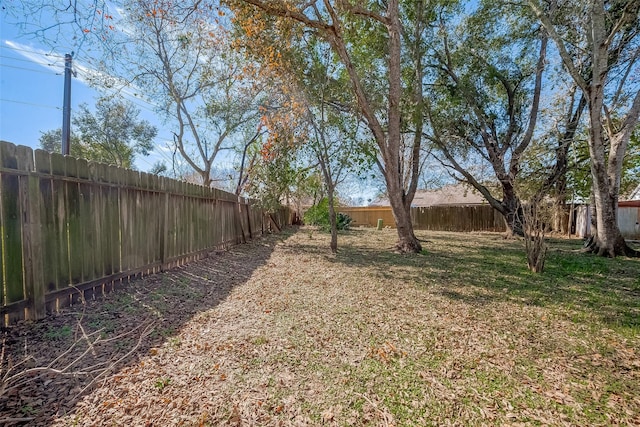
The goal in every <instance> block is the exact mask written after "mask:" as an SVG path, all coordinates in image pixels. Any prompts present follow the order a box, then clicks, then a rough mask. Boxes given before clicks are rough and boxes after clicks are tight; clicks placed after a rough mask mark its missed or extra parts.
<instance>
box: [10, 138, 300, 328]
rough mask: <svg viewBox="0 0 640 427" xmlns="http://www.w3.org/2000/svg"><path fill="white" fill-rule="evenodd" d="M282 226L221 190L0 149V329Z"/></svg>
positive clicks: (282, 215) (281, 215) (284, 215)
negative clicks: (0, 326)
mask: <svg viewBox="0 0 640 427" xmlns="http://www.w3.org/2000/svg"><path fill="white" fill-rule="evenodd" d="M273 222H275V223H277V226H278V227H282V226H284V225H287V224H289V223H290V214H289V211H288V209H284V208H283V209H282V210H281V211H280V212H278V213H276V214H275V215H271V216H269V215H267V214H266V213H265V212H263V211H262V210H260V209H257V208H254V207H252V206H251V204H250V203H249V201H247V200H245V199H240V200H238V198H237V197H236V196H235V195H233V194H231V193H227V192H224V191H221V190H217V189H213V188H206V187H202V186H199V185H195V184H189V183H186V182H182V181H176V180H172V179H168V178H163V177H158V176H155V175H150V174H147V173H141V172H137V171H132V170H127V169H121V168H117V167H114V166H107V165H104V164H99V163H88V162H87V161H85V160H78V159H75V158H72V157H65V156H62V155H59V154H50V153H47V152H45V151H42V150H36V151H35V152H34V151H32V150H31V148H29V147H24V146H16V145H13V144H10V143H6V142H1V143H0V231H1V234H2V235H1V238H0V241H1V246H0V247H1V255H2V258H1V261H2V262H1V264H2V271H1V274H0V301H1V302H2V305H1V312H0V313H1V314H2V322H0V323H10V322H13V321H15V320H17V319H21V318H27V319H40V318H43V317H44V316H45V314H46V313H47V312H49V311H54V310H56V309H57V308H59V307H60V306H61V305H67V304H69V303H72V302H73V301H74V300H77V299H78V298H79V297H80V293H82V295H83V296H84V297H85V298H91V297H92V296H93V294H94V293H102V292H106V291H109V290H111V289H112V288H113V287H115V286H117V285H118V284H121V283H122V282H123V281H128V280H130V279H131V278H132V277H137V276H140V275H144V274H149V273H153V272H156V271H160V270H162V269H166V268H171V267H173V266H176V265H180V264H182V263H185V262H187V261H190V260H194V259H197V258H201V257H203V256H205V255H206V254H208V253H209V252H210V251H211V250H214V249H216V248H220V247H224V246H227V245H231V244H235V243H239V242H242V241H243V240H244V239H249V238H252V237H254V236H256V235H259V234H261V233H263V232H265V231H266V230H268V229H271V226H272V225H273Z"/></svg>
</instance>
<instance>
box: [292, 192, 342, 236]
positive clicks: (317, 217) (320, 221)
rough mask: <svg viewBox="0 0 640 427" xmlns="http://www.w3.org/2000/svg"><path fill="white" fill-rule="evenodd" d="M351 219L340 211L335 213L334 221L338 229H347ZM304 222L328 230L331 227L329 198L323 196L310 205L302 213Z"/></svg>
mask: <svg viewBox="0 0 640 427" xmlns="http://www.w3.org/2000/svg"><path fill="white" fill-rule="evenodd" d="M352 221H353V219H352V218H351V217H350V216H349V215H347V214H345V213H342V212H338V213H337V214H336V223H337V229H338V230H348V229H349V226H350V225H351V222H352ZM304 223H305V224H307V225H315V226H318V227H320V229H321V230H324V231H329V230H330V229H331V223H330V221H329V200H328V199H327V198H326V197H325V198H323V199H322V200H320V201H319V202H318V203H316V204H315V205H314V206H312V207H310V208H309V209H308V210H307V211H306V212H305V213H304Z"/></svg>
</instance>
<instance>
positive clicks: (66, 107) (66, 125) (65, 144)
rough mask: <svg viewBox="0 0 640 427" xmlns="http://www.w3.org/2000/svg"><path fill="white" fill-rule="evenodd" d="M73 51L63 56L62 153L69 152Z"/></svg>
mask: <svg viewBox="0 0 640 427" xmlns="http://www.w3.org/2000/svg"><path fill="white" fill-rule="evenodd" d="M72 61H73V52H71V53H70V54H69V53H67V54H66V55H65V56H64V98H63V101H62V154H63V155H65V154H69V143H70V140H71V74H72V73H73V71H72V70H71V66H72Z"/></svg>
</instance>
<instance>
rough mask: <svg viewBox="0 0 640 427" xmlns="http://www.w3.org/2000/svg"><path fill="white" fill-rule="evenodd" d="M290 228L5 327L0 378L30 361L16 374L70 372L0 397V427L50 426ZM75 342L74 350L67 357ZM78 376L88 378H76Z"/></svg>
mask: <svg viewBox="0 0 640 427" xmlns="http://www.w3.org/2000/svg"><path fill="white" fill-rule="evenodd" d="M294 231H295V230H294V229H286V230H284V231H283V232H282V233H281V234H278V235H268V236H265V237H263V238H262V239H257V240H255V241H253V242H251V243H250V244H248V245H240V246H235V247H232V248H231V249H230V250H229V251H219V252H217V253H215V254H214V255H212V256H210V257H208V258H205V259H203V260H200V261H197V262H193V263H190V264H188V265H184V266H182V267H179V268H175V269H172V270H170V271H167V272H164V273H158V274H155V275H151V276H147V277H145V278H143V279H140V280H137V281H134V282H131V283H130V284H129V285H127V286H126V287H124V288H123V289H120V290H118V291H116V292H113V293H111V294H108V295H106V296H105V297H104V298H101V299H98V300H96V301H89V302H87V303H86V304H84V305H76V306H74V307H70V308H68V309H65V310H64V311H63V312H62V313H60V314H58V315H54V316H50V317H49V318H47V319H44V320H42V321H39V322H36V323H22V324H19V325H17V326H14V327H12V328H9V329H8V330H7V331H6V332H5V334H4V339H5V343H7V344H8V346H7V348H6V349H5V353H6V354H5V359H4V360H3V363H4V366H2V367H3V368H4V370H3V371H2V373H3V374H4V372H6V368H7V367H8V366H10V363H14V364H15V363H16V362H18V361H21V360H23V359H24V358H25V357H27V356H29V357H31V360H30V361H29V362H28V363H27V364H25V365H23V366H22V367H21V368H19V369H17V370H16V372H19V371H20V369H24V368H30V367H41V366H47V365H49V364H52V363H53V365H52V368H55V369H64V368H65V367H68V368H69V372H70V373H76V375H60V374H58V375H52V373H51V372H44V373H38V375H33V376H30V377H29V380H28V381H27V382H25V383H24V384H22V385H21V386H20V387H17V388H14V389H12V390H9V391H8V392H7V393H2V394H0V425H24V424H28V425H49V424H50V423H51V422H52V421H53V420H54V419H55V418H56V417H57V416H59V415H63V414H65V413H69V412H70V411H73V409H74V407H75V405H76V403H77V402H78V400H79V398H80V397H81V396H82V395H83V394H86V393H83V390H84V391H86V392H88V391H90V390H91V387H92V386H93V385H96V384H97V383H96V381H97V380H101V379H103V378H105V377H107V376H110V375H113V374H115V373H117V372H118V371H119V370H121V369H122V368H125V367H127V366H133V365H135V364H136V363H138V362H139V360H140V359H141V358H142V357H144V356H146V355H148V354H149V353H150V351H151V350H152V349H153V348H154V347H159V346H161V345H163V344H164V343H169V344H170V343H171V342H172V340H177V338H175V336H176V335H177V334H178V333H179V332H180V329H181V328H182V327H183V326H184V325H185V324H186V323H187V322H189V321H190V320H191V319H192V318H193V317H194V316H196V315H197V314H199V313H202V312H206V311H208V310H211V309H213V308H215V307H216V306H218V305H219V304H220V303H221V302H223V301H224V300H225V299H226V297H227V296H228V295H229V293H230V292H231V291H232V290H233V289H234V288H235V287H236V286H239V285H242V284H243V283H245V282H246V281H247V280H248V279H249V278H250V277H251V275H252V274H253V272H254V271H255V270H256V269H258V268H260V267H261V266H263V265H264V264H265V263H266V262H267V260H268V259H269V257H270V256H271V253H272V252H273V250H274V248H275V246H276V244H277V243H278V242H280V241H282V240H284V239H286V238H288V237H289V236H290V235H291V234H292V233H293V232H294ZM84 334H86V335H88V336H89V337H90V339H91V342H93V343H94V345H93V351H89V352H87V353H86V354H84V355H83V356H81V355H82V354H83V353H84V352H86V351H87V349H90V348H89V347H88V345H87V342H88V340H86V339H83V338H82V337H83V335H84ZM74 343H75V347H74V348H73V350H72V351H71V352H69V353H68V354H66V355H65V354H64V353H65V351H67V350H68V349H69V348H70V347H72V346H73V345H74ZM61 355H63V356H62V357H61ZM79 356H81V357H80V358H78V357H79ZM60 357H61V358H60ZM56 358H59V359H57V360H56ZM76 358H78V360H77V361H75V362H73V361H74V360H75V359H76ZM110 365H111V369H109V370H107V371H104V373H103V374H102V375H103V376H102V377H100V376H98V375H99V373H100V372H102V371H100V369H101V368H104V367H108V366H110ZM81 372H87V373H86V374H83V375H80V374H77V373H81ZM98 382H99V381H98ZM0 385H1V384H0ZM9 385H11V384H9ZM85 388H86V390H85ZM10 419H11V420H12V421H8V420H10Z"/></svg>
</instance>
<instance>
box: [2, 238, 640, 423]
mask: <svg viewBox="0 0 640 427" xmlns="http://www.w3.org/2000/svg"><path fill="white" fill-rule="evenodd" d="M419 237H420V238H422V239H425V240H427V242H425V243H424V247H425V251H424V253H423V254H417V255H401V254H396V253H393V252H391V250H390V248H391V247H392V246H393V243H394V241H395V238H396V235H395V231H394V230H383V231H376V230H364V229H355V230H352V231H349V232H346V233H345V234H342V235H340V237H339V246H340V249H339V253H338V254H337V255H331V254H330V252H329V250H328V242H329V240H328V235H325V234H322V233H319V232H315V231H310V230H308V229H301V230H299V231H297V232H294V231H287V232H285V233H284V234H283V235H280V236H271V237H269V238H267V239H264V240H261V241H258V242H254V243H252V244H249V245H244V246H239V247H236V248H232V249H231V251H230V252H228V253H224V254H221V255H219V256H213V257H211V258H209V259H206V260H204V261H201V262H198V263H194V264H193V265H191V266H188V267H187V268H185V269H181V270H179V271H177V272H176V271H174V272H170V273H167V274H165V275H164V276H163V275H157V276H154V277H153V278H147V279H145V280H144V281H142V283H140V284H133V285H131V287H130V289H127V290H126V291H124V292H119V295H120V296H107V297H106V298H105V299H104V300H102V301H97V302H94V303H92V304H89V307H84V308H83V309H82V310H83V311H82V313H83V314H82V315H83V316H84V317H82V319H84V320H87V319H93V320H94V321H95V319H100V318H99V317H98V314H99V313H101V312H109V313H110V315H113V313H114V311H115V312H117V313H119V315H120V316H119V317H118V319H125V320H117V322H118V323H117V325H118V326H117V327H115V328H112V329H114V330H113V331H108V332H109V333H110V334H116V333H122V332H123V329H127V328H128V329H132V328H134V327H135V326H136V325H141V324H143V323H144V324H145V325H146V324H147V323H148V324H149V325H151V326H152V327H153V328H155V329H154V331H155V333H154V334H150V335H149V337H148V338H147V337H144V339H145V340H152V341H145V343H147V344H145V345H141V346H140V347H139V349H138V350H139V351H138V352H137V353H136V354H135V355H133V356H127V358H126V359H123V361H122V362H121V363H120V364H119V365H118V366H117V367H118V369H116V370H113V371H110V372H109V373H108V375H104V376H103V377H101V378H99V380H98V381H95V382H94V383H93V386H92V389H91V390H90V391H89V392H87V393H85V394H83V395H81V396H80V397H78V398H77V399H73V400H70V401H69V402H67V404H66V406H64V405H58V406H55V405H52V404H51V403H52V402H51V399H52V398H51V397H47V398H44V399H45V401H44V402H43V400H42V399H43V398H40V401H34V400H33V399H36V398H37V392H36V391H32V395H30V396H31V397H29V398H30V399H32V400H31V401H34V402H35V403H33V404H30V405H31V409H32V414H27V413H25V410H24V405H25V402H27V403H28V402H31V401H29V400H25V399H23V400H22V401H19V403H15V402H16V400H15V399H18V397H19V396H18V397H16V396H14V401H13V404H12V405H13V406H11V408H13V414H8V413H7V412H6V411H5V412H4V413H2V412H0V413H2V414H4V415H6V416H7V417H9V416H10V415H12V416H13V417H15V418H19V417H24V418H25V419H26V418H31V422H33V423H35V424H38V423H43V424H48V425H54V426H71V425H74V426H75V425H83V426H84V425H86V426H89V425H91V426H93V425H129V426H151V425H153V426H168V425H188V426H198V425H212V426H218V425H232V426H304V425H309V426H320V425H327V426H363V425H371V426H428V425H434V426H442V425H460V426H475V425H477V426H480V425H487V426H489V425H554V426H555V425H557V426H563V425H567V426H570V425H640V309H639V307H640V260H630V259H614V260H609V259H599V258H596V257H593V256H591V255H587V254H581V253H579V252H578V251H577V250H578V249H579V247H580V243H579V242H576V241H563V240H556V241H553V242H552V244H551V248H550V252H549V257H548V260H547V267H546V272H545V273H544V274H543V275H534V274H532V273H529V272H528V271H527V269H526V261H525V259H526V258H525V255H524V250H523V246H524V245H523V243H522V242H518V241H505V240H503V239H502V238H501V236H500V235H498V234H456V233H434V232H419ZM238 271H245V273H243V274H240V273H238ZM163 277H164V278H163ZM225 281H226V282H225ZM225 283H226V284H225ZM229 283H231V285H230V284H229ZM154 284H155V287H153V286H152V285H154ZM220 286H223V287H224V289H226V291H225V293H224V294H222V295H220V294H215V293H212V291H211V290H212V289H215V288H216V287H220ZM159 289H160V290H159ZM143 290H146V291H144V292H143ZM207 290H208V291H207ZM207 292H208V293H207ZM124 295H129V297H127V298H125V297H124ZM132 295H133V297H135V298H131V296H132ZM154 295H155V296H154ZM151 296H153V298H151ZM145 298H146V299H145ZM176 298H177V301H178V303H176ZM105 305H106V308H105ZM76 310H80V308H77V309H76ZM72 312H73V311H72ZM182 312H184V313H186V314H184V313H182ZM76 313H78V312H76ZM150 313H151V314H150ZM181 313H182V314H181ZM92 316H93V317H92ZM132 316H133V318H131V317H132ZM176 316H177V317H176ZM66 317H67V318H69V319H71V321H70V322H69V325H70V326H69V327H70V328H71V329H72V330H73V325H74V322H75V321H77V318H78V317H79V315H76V316H72V315H67V316H66ZM136 319H137V320H136ZM172 319H173V320H172ZM145 322H147V323H145ZM97 323H98V324H96V325H94V326H95V328H98V327H99V326H100V322H97ZM102 323H104V321H102ZM23 328H24V326H23ZM88 329H90V328H89V327H88ZM138 330H140V329H138ZM148 330H149V329H148ZM21 334H22V335H20V337H22V338H16V343H17V344H15V346H16V347H15V348H18V347H19V346H20V345H21V343H22V342H23V341H24V339H23V338H24V336H27V335H28V333H27V332H25V331H24V330H22V332H21ZM45 335H46V334H45V333H40V336H42V338H41V340H44V341H45V342H44V344H42V343H40V344H35V343H33V344H32V345H33V346H34V347H33V348H37V346H38V345H44V346H45V347H46V346H47V342H46V339H47V337H46V336H45ZM29 336H30V335H29ZM31 339H32V340H35V338H31ZM48 339H52V338H51V336H49V337H48ZM130 341H131V342H129V341H127V342H125V344H122V345H121V346H122V347H126V346H130V345H132V343H133V342H134V341H135V340H130ZM15 348H14V349H15ZM109 348H111V347H109ZM109 351H110V352H111V354H112V353H113V351H116V350H113V349H111V350H109ZM122 352H123V354H126V348H124V349H122ZM16 357H17V356H16ZM38 381H42V379H38ZM76 381H79V380H76ZM53 384H55V382H54V383H53ZM82 385H83V384H82V383H76V384H69V383H68V381H67V383H64V384H62V383H61V384H60V386H59V387H60V388H59V389H58V391H57V392H58V393H62V394H63V395H64V396H66V395H69V394H73V392H75V391H78V390H81V389H82ZM64 387H67V388H66V389H65V388H64ZM61 390H62V391H61ZM34 396H35V397H34ZM59 398H60V397H59ZM47 399H48V400H47ZM53 399H54V403H55V397H53ZM47 402H49V403H47ZM1 403H2V401H0V404H1ZM5 403H6V401H5ZM45 403H46V404H45ZM38 405H40V406H38ZM52 407H55V408H58V409H57V410H56V411H52V409H51V408H52ZM47 408H48V409H47ZM0 418H2V417H1V416H0Z"/></svg>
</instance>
